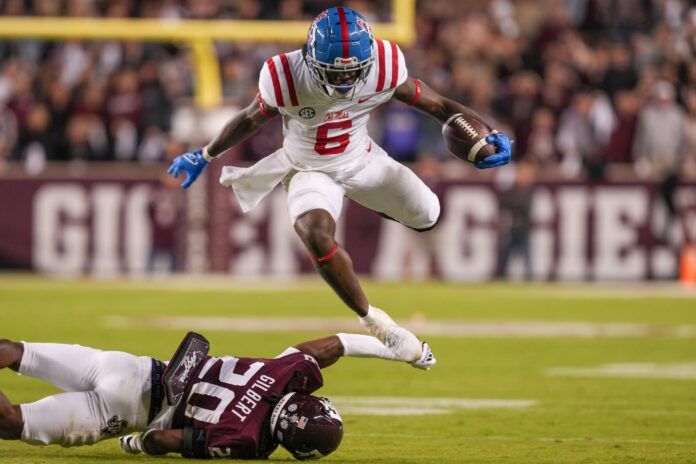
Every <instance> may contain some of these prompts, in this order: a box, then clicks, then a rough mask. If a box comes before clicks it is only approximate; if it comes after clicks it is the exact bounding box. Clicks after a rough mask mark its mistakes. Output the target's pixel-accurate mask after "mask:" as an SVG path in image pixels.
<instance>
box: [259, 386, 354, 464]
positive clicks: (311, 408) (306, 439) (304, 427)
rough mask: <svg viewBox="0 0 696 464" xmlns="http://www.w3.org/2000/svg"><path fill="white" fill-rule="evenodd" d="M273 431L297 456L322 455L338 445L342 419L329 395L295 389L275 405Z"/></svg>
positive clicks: (325, 454) (272, 414)
mask: <svg viewBox="0 0 696 464" xmlns="http://www.w3.org/2000/svg"><path fill="white" fill-rule="evenodd" d="M271 435H272V436H273V439H274V440H278V442H279V443H280V444H281V445H282V446H283V448H285V449H286V450H288V451H290V452H291V453H292V455H293V456H294V457H295V459H299V460H300V461H304V460H305V459H319V458H322V457H324V456H327V455H329V454H331V453H332V452H334V451H335V450H336V448H338V445H339V444H340V443H341V439H342V438H343V421H342V420H341V416H340V415H339V414H338V411H336V408H335V407H334V406H333V404H331V402H330V401H329V400H328V399H326V398H319V397H316V396H312V395H304V394H302V393H295V392H293V393H288V394H287V395H285V396H283V398H281V400H280V401H278V404H276V406H275V408H273V412H272V413H271Z"/></svg>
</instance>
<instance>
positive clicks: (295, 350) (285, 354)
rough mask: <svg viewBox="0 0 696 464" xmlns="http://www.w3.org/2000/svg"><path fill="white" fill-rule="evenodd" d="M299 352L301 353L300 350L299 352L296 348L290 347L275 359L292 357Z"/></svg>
mask: <svg viewBox="0 0 696 464" xmlns="http://www.w3.org/2000/svg"><path fill="white" fill-rule="evenodd" d="M299 352H300V350H298V349H297V348H295V347H294V346H289V347H287V348H285V351H283V352H282V353H280V354H279V355H278V356H276V357H275V359H278V358H283V357H285V356H290V355H291V354H295V353H299Z"/></svg>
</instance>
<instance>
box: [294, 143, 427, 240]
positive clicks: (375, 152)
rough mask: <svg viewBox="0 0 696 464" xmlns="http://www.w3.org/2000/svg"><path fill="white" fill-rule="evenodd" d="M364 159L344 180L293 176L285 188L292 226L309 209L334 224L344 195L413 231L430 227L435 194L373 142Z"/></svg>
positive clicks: (303, 174)
mask: <svg viewBox="0 0 696 464" xmlns="http://www.w3.org/2000/svg"><path fill="white" fill-rule="evenodd" d="M368 156H370V162H369V164H368V165H367V166H365V167H364V168H363V169H361V170H360V171H358V172H357V173H356V174H355V175H353V176H351V177H349V178H347V179H338V178H337V176H332V175H331V174H329V173H323V172H319V171H300V172H297V173H295V174H294V175H293V176H292V178H291V179H290V182H289V184H288V186H287V189H288V198H287V202H288V211H289V212H290V218H291V219H292V223H293V224H294V223H295V221H296V220H297V218H298V217H300V216H301V215H302V214H304V213H306V212H307V211H310V210H313V209H323V210H326V211H328V212H329V214H331V216H332V217H333V218H334V220H335V221H338V218H339V216H340V215H341V209H342V207H343V197H344V196H346V197H348V198H350V199H351V200H353V201H355V202H357V203H359V204H361V205H363V206H365V207H366V208H369V209H371V210H373V211H376V212H378V213H384V214H386V215H387V216H389V217H391V218H392V219H395V220H397V221H399V222H400V223H402V224H404V225H405V226H408V227H411V228H413V229H426V228H428V227H431V226H433V225H434V224H435V222H436V221H437V219H438V217H439V216H440V201H439V200H438V198H437V195H435V194H434V193H433V192H432V190H430V188H428V186H427V185H425V183H424V182H423V181H422V180H420V178H418V176H417V175H416V174H415V173H414V172H413V171H411V170H410V169H409V168H407V167H406V166H404V165H402V164H401V163H399V162H397V161H395V160H393V159H392V158H390V157H389V155H387V153H386V152H385V151H384V150H383V149H382V148H381V147H380V146H379V145H377V144H376V143H374V142H373V143H372V152H371V154H370V155H368Z"/></svg>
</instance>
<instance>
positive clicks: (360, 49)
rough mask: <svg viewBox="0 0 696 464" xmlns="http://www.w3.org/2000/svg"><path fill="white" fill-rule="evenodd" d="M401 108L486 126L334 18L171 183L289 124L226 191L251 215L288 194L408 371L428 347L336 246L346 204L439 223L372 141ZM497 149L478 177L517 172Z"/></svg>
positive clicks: (317, 254) (310, 237)
mask: <svg viewBox="0 0 696 464" xmlns="http://www.w3.org/2000/svg"><path fill="white" fill-rule="evenodd" d="M392 98H396V99H397V100H400V101H402V102H405V103H407V104H409V105H411V106H413V107H415V108H416V109H418V110H420V111H423V112H425V113H427V114H429V115H431V116H432V117H433V118H435V119H436V120H438V121H439V122H440V123H441V124H444V123H445V122H446V121H447V120H448V119H449V118H450V117H452V116H453V115H456V114H465V115H473V116H476V117H479V116H478V115H476V114H475V113H474V112H473V111H472V110H471V109H469V108H467V107H465V106H463V105H461V104H459V103H457V102H455V101H453V100H450V99H448V98H446V97H443V96H442V95H439V94H438V93H436V92H435V91H433V90H432V89H430V88H429V87H428V86H427V85H425V84H424V83H423V82H421V81H420V80H418V79H414V78H409V77H408V72H407V69H406V62H405V60H404V56H403V54H402V53H401V50H400V49H399V47H398V46H397V45H396V44H395V43H393V42H389V41H386V40H379V39H376V38H374V37H373V36H372V32H371V30H370V27H369V26H368V24H367V21H365V19H364V18H363V17H362V16H361V15H360V14H359V13H357V12H356V11H353V10H352V9H350V8H342V7H335V8H329V9H328V10H326V11H323V12H322V13H321V14H319V16H317V17H316V19H315V20H314V21H313V22H312V25H311V26H310V29H309V33H308V36H307V43H306V45H305V46H304V47H303V48H302V50H295V51H293V52H290V53H281V54H280V55H277V56H274V57H271V58H269V59H268V60H267V61H266V63H265V64H264V66H263V68H262V70H261V74H260V77H259V93H258V95H257V96H256V98H255V99H254V101H253V102H252V103H251V104H250V105H249V106H248V107H246V108H245V109H243V110H242V111H240V112H239V113H238V114H237V115H236V116H234V117H233V118H232V119H231V120H230V121H229V122H228V123H227V124H226V125H225V127H224V128H223V129H222V130H221V132H220V133H219V134H218V135H217V136H216V137H215V138H214V139H213V140H212V141H211V142H210V143H208V144H207V145H206V146H205V147H203V148H201V149H199V150H195V151H193V152H190V153H186V154H184V155H181V156H179V157H177V158H176V159H175V160H174V162H173V163H172V165H171V167H170V168H169V171H168V172H169V173H170V174H173V175H174V176H175V177H176V176H178V175H179V174H180V173H182V172H183V173H185V174H186V176H187V177H186V180H185V181H184V182H183V183H182V186H183V187H184V188H187V187H188V186H190V185H191V184H192V183H193V182H194V181H195V180H196V178H197V177H198V176H199V175H200V173H201V172H202V171H203V170H204V169H205V167H206V166H207V165H208V163H210V162H211V161H212V160H213V159H214V158H216V157H217V156H219V155H221V154H223V153H224V152H225V151H227V150H228V149H229V148H231V147H233V146H235V145H236V144H238V143H239V142H241V141H242V140H244V139H245V138H247V137H249V136H250V135H251V134H253V133H254V132H256V131H257V130H258V129H259V128H260V127H261V126H262V125H263V124H264V123H265V122H266V121H268V120H269V119H271V118H274V117H276V116H277V115H280V116H281V117H282V120H283V135H284V142H283V146H282V148H280V149H279V150H277V151H276V152H275V153H273V154H271V155H269V156H267V157H266V158H264V159H262V160H261V161H259V162H258V163H256V164H255V165H253V166H251V167H250V168H239V167H232V166H226V167H224V168H223V171H222V176H221V178H220V182H221V183H222V184H223V185H224V186H227V187H232V188H233V189H234V192H235V194H236V196H237V199H238V200H239V204H240V206H241V208H242V210H243V211H244V212H246V211H248V210H250V209H251V208H253V207H254V206H256V205H257V204H258V203H259V202H260V201H261V200H262V199H263V198H264V197H265V196H266V195H267V194H268V193H269V192H270V191H271V190H272V189H273V188H274V187H275V186H276V185H277V184H278V183H279V182H282V183H283V185H284V187H285V189H286V190H287V193H288V196H287V203H288V210H289V213H290V217H291V219H292V222H293V224H294V228H295V230H296V232H297V234H298V235H299V237H300V239H301V240H302V242H303V243H304V244H305V246H306V247H307V250H308V251H309V255H310V257H311V258H312V260H313V262H314V264H315V267H316V268H317V270H318V272H319V274H321V276H322V277H323V278H324V280H325V281H326V282H327V283H328V284H329V285H330V286H331V287H332V288H333V289H334V291H335V292H336V293H337V294H338V296H339V297H340V298H341V299H342V300H343V301H344V302H345V304H346V305H348V306H349V307H350V308H351V309H352V310H353V311H355V312H356V313H357V314H358V316H359V318H360V322H361V323H362V324H363V325H364V326H365V327H366V328H367V329H368V331H369V332H370V333H371V334H372V335H374V336H375V337H377V338H378V339H379V340H381V341H382V342H383V343H384V344H385V345H386V346H387V347H388V348H390V349H391V350H392V351H393V352H394V353H395V354H396V355H397V356H399V357H400V358H401V359H403V360H404V361H413V360H415V359H418V358H419V357H420V356H421V343H420V342H419V340H418V339H417V338H416V337H415V336H414V335H413V334H412V333H411V332H409V331H408V330H406V329H404V328H402V327H400V326H398V325H397V324H396V323H395V322H394V321H393V320H392V319H391V318H390V317H389V316H388V315H387V314H386V313H385V312H384V311H382V310H380V309H378V308H375V307H373V306H371V305H370V304H369V302H368V300H367V297H366V296H365V294H364V293H363V291H362V289H361V287H360V284H359V282H358V279H357V277H356V275H355V272H354V270H353V265H352V262H351V259H350V257H349V255H348V253H347V252H346V250H345V249H344V248H343V247H341V246H340V245H339V244H338V243H337V242H336V239H335V231H336V221H337V220H338V218H339V216H340V214H341V207H342V203H343V197H344V196H346V197H348V198H350V199H352V200H353V201H355V202H357V203H360V204H361V205H363V206H366V207H367V208H370V209H372V210H373V211H375V212H377V213H379V214H381V215H382V216H384V217H387V218H388V219H392V220H395V221H398V222H400V223H402V224H403V225H405V226H406V227H410V228H412V229H414V230H417V231H420V232H424V231H428V230H430V229H432V228H433V227H435V225H436V224H437V222H438V219H439V218H440V204H439V201H438V198H437V196H436V195H435V194H434V193H433V192H432V191H431V190H430V189H429V188H428V187H427V186H426V185H425V183H423V182H422V181H421V180H420V179H419V178H418V177H417V176H416V175H415V174H414V173H413V172H412V171H411V170H410V169H408V168H407V167H405V166H403V165H401V164H399V163H398V162H396V161H394V160H392V159H391V158H390V157H389V156H388V155H387V154H386V153H385V152H384V150H383V149H382V148H380V147H379V146H378V145H377V144H375V143H374V141H372V139H371V138H370V136H369V134H368V133H367V121H368V119H369V113H370V111H371V110H373V109H374V108H376V107H377V106H379V105H381V104H382V103H386V102H387V101H389V100H390V99H392ZM479 118H480V117H479ZM487 141H488V142H489V143H492V144H493V145H494V146H495V147H496V154H495V155H492V156H490V157H488V158H486V159H485V160H483V161H480V162H478V163H476V164H475V166H476V167H478V168H482V169H483V168H491V167H496V166H501V165H503V164H506V163H508V162H509V161H510V141H509V140H508V138H507V137H506V136H505V135H504V134H501V133H498V132H495V131H494V132H493V133H491V134H490V135H488V137H487Z"/></svg>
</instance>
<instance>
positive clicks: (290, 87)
mask: <svg viewBox="0 0 696 464" xmlns="http://www.w3.org/2000/svg"><path fill="white" fill-rule="evenodd" d="M280 62H281V63H283V74H285V82H287V84H288V90H289V91H290V102H291V103H292V106H299V103H298V102H297V94H296V93H295V81H294V80H293V79H292V72H290V63H288V57H287V56H285V53H281V54H280Z"/></svg>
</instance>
